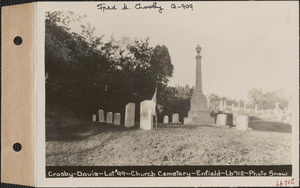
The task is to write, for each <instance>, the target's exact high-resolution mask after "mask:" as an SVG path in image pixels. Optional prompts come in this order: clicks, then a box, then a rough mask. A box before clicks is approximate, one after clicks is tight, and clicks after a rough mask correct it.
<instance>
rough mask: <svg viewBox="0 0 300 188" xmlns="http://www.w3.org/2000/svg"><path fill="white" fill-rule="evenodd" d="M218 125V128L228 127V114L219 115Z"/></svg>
mask: <svg viewBox="0 0 300 188" xmlns="http://www.w3.org/2000/svg"><path fill="white" fill-rule="evenodd" d="M216 125H217V126H225V125H227V115H226V114H218V115H217V122H216Z"/></svg>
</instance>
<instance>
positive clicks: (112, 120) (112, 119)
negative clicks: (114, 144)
mask: <svg viewBox="0 0 300 188" xmlns="http://www.w3.org/2000/svg"><path fill="white" fill-rule="evenodd" d="M92 120H93V121H96V120H97V115H96V114H93V115H92ZM98 121H99V122H100V123H102V122H106V123H109V124H114V125H121V114H120V113H115V114H114V115H113V113H112V112H107V114H106V121H105V119H104V111H103V110H101V109H100V110H98Z"/></svg>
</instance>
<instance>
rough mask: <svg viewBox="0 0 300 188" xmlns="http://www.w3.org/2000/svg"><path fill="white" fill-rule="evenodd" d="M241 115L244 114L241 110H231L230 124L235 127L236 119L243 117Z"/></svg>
mask: <svg viewBox="0 0 300 188" xmlns="http://www.w3.org/2000/svg"><path fill="white" fill-rule="evenodd" d="M243 114H244V112H243V110H232V124H233V125H236V118H237V117H238V116H239V115H243Z"/></svg>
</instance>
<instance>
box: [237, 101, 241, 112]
mask: <svg viewBox="0 0 300 188" xmlns="http://www.w3.org/2000/svg"><path fill="white" fill-rule="evenodd" d="M240 107H241V106H240V101H238V107H237V108H238V110H239V109H240Z"/></svg>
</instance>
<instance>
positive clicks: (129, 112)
mask: <svg viewBox="0 0 300 188" xmlns="http://www.w3.org/2000/svg"><path fill="white" fill-rule="evenodd" d="M153 104H154V103H153V101H151V100H145V101H142V102H141V103H140V129H143V130H151V129H153V115H154V112H153ZM98 114H99V115H98V116H99V118H98V119H99V122H105V120H104V111H103V110H99V111H98ZM134 116H135V103H128V104H127V105H126V109H125V127H132V126H134V120H135V117H134ZM96 118H97V115H96V114H93V116H92V120H93V121H96ZM112 119H113V113H112V112H108V113H107V116H106V123H111V124H112V123H113V124H115V125H120V124H121V114H120V113H115V115H114V121H112ZM168 120H169V118H168ZM172 120H173V121H172V123H180V122H179V114H178V113H176V114H173V116H172Z"/></svg>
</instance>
